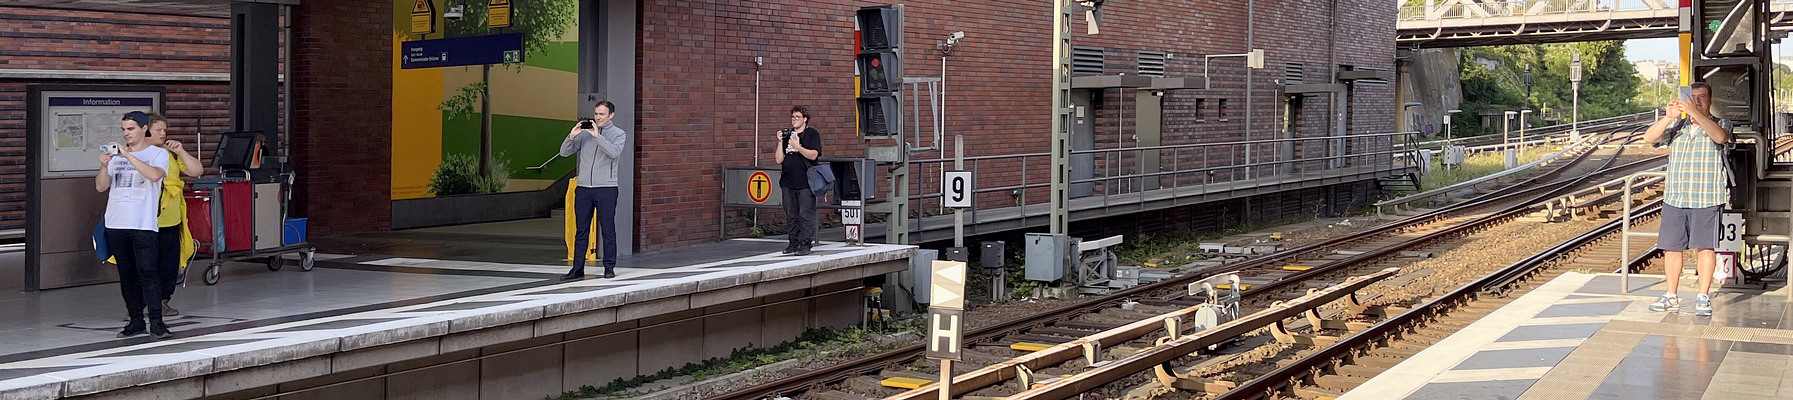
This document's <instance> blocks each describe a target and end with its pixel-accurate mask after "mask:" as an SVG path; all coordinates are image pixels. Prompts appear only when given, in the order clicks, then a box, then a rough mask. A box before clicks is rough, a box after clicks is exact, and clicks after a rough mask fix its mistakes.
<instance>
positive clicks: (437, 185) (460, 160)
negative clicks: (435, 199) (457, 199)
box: [430, 154, 481, 196]
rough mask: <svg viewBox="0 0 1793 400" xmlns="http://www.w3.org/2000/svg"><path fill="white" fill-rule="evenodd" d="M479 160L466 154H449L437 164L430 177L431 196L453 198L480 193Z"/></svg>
mask: <svg viewBox="0 0 1793 400" xmlns="http://www.w3.org/2000/svg"><path fill="white" fill-rule="evenodd" d="M480 189H481V188H480V178H479V159H478V158H475V157H473V156H470V155H466V154H449V155H448V156H447V157H443V158H442V163H441V164H436V174H435V176H431V177H430V194H434V195H437V196H453V195H457V194H469V193H479V192H480Z"/></svg>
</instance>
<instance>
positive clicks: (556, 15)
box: [446, 0, 579, 58]
mask: <svg viewBox="0 0 1793 400" xmlns="http://www.w3.org/2000/svg"><path fill="white" fill-rule="evenodd" d="M490 4H491V1H490V0H467V9H466V13H465V15H464V16H462V17H461V19H458V20H448V21H447V22H448V23H447V24H446V25H447V33H448V37H465V36H479V35H492V34H499V33H510V32H520V33H522V34H523V56H524V57H525V58H527V57H529V56H534V55H537V54H541V53H542V52H543V51H547V49H548V43H550V42H556V41H560V38H561V36H564V35H566V33H567V29H568V28H570V27H572V26H573V22H574V21H575V19H576V17H577V16H578V15H579V2H578V1H576V0H511V26H510V27H507V28H497V29H493V28H487V27H486V7H487V6H488V5H490Z"/></svg>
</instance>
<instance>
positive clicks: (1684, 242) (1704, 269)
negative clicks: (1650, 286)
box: [1644, 82, 1731, 315]
mask: <svg viewBox="0 0 1793 400" xmlns="http://www.w3.org/2000/svg"><path fill="white" fill-rule="evenodd" d="M1691 88H1692V89H1693V91H1692V92H1693V93H1692V95H1691V96H1690V97H1689V98H1688V99H1687V102H1685V103H1683V102H1681V101H1679V100H1676V101H1670V102H1669V103H1668V105H1667V106H1665V107H1664V108H1665V109H1666V111H1667V114H1665V115H1664V116H1663V117H1662V119H1660V120H1657V121H1656V124H1655V125H1651V126H1650V130H1648V131H1646V132H1644V141H1645V142H1649V143H1661V142H1663V141H1664V140H1666V141H1667V142H1668V146H1669V158H1668V182H1667V183H1666V184H1667V186H1668V187H1667V188H1666V189H1665V190H1664V193H1663V198H1662V203H1663V206H1662V231H1661V233H1660V236H1657V241H1656V247H1658V248H1661V249H1662V251H1663V255H1662V259H1663V264H1664V265H1665V266H1666V267H1665V269H1666V271H1665V273H1664V275H1666V276H1667V280H1668V282H1667V283H1668V292H1667V293H1664V294H1663V295H1662V297H1661V298H1659V299H1656V302H1655V303H1652V304H1650V310H1651V311H1667V310H1677V309H1679V308H1680V307H1681V299H1680V298H1678V296H1677V294H1676V293H1675V292H1676V289H1678V288H1680V284H1681V265H1682V264H1681V262H1682V252H1684V251H1688V250H1694V251H1697V252H1698V254H1699V258H1698V259H1697V261H1696V265H1698V271H1699V287H1700V295H1699V298H1697V299H1695V300H1694V302H1693V312H1694V314H1695V315H1712V299H1711V297H1710V296H1709V295H1708V294H1709V293H1711V292H1712V270H1713V266H1714V265H1716V264H1717V263H1718V262H1717V255H1716V253H1714V252H1713V248H1716V247H1718V227H1719V225H1720V222H1719V219H1720V216H1721V215H1722V214H1723V213H1724V206H1725V202H1726V200H1727V199H1729V198H1730V189H1729V188H1727V187H1726V180H1727V179H1728V177H1727V176H1726V175H1725V174H1726V172H1725V167H1724V162H1725V157H1724V152H1723V151H1722V149H1723V147H1722V146H1724V144H1725V143H1726V142H1729V141H1730V140H1731V122H1730V121H1727V120H1723V119H1718V118H1717V117H1713V116H1712V114H1711V107H1712V87H1711V86H1709V85H1707V84H1706V83H1704V82H1696V83H1694V84H1693V85H1691ZM1682 114H1686V115H1687V120H1688V121H1687V122H1686V123H1682V124H1680V125H1679V126H1680V128H1679V129H1670V128H1669V126H1670V124H1673V123H1674V122H1675V121H1676V120H1679V119H1680V118H1681V115H1682ZM1665 131H1666V132H1665ZM1665 133H1666V134H1667V135H1665Z"/></svg>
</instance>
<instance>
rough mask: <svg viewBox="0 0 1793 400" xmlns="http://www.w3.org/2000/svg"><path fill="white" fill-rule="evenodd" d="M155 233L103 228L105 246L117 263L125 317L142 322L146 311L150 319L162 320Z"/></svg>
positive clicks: (160, 282) (160, 283)
mask: <svg viewBox="0 0 1793 400" xmlns="http://www.w3.org/2000/svg"><path fill="white" fill-rule="evenodd" d="M158 235H159V234H158V233H157V232H156V231H143V230H135V229H111V228H107V229H106V245H107V247H108V248H110V249H112V257H114V258H116V260H117V261H118V291H119V294H121V295H123V296H124V299H125V314H126V315H128V316H130V317H131V321H142V320H143V317H144V314H145V310H146V309H147V311H148V315H149V318H150V319H152V320H161V319H162V280H161V279H160V278H159V275H157V270H158V269H160V268H157V267H156V260H157V258H156V253H158V251H156V250H157V249H156V247H157V246H156V245H157V243H156V242H157V239H158V237H157V236H158Z"/></svg>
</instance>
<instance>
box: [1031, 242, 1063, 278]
mask: <svg viewBox="0 0 1793 400" xmlns="http://www.w3.org/2000/svg"><path fill="white" fill-rule="evenodd" d="M1068 244H1069V241H1068V240H1066V237H1065V235H1059V234H1050V233H1029V234H1027V271H1026V272H1027V273H1026V278H1027V280H1030V281H1056V280H1059V279H1063V278H1064V277H1065V255H1066V254H1069V253H1067V252H1066V249H1067V248H1068V247H1066V246H1067V245H1068Z"/></svg>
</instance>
